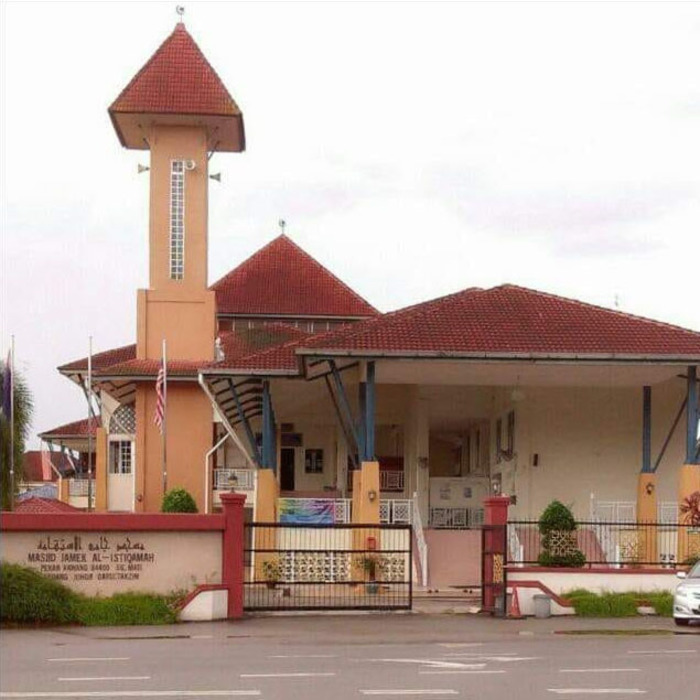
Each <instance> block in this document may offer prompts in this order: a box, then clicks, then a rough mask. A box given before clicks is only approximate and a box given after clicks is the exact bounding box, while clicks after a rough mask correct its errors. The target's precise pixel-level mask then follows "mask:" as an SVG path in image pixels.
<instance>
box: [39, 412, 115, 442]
mask: <svg viewBox="0 0 700 700" xmlns="http://www.w3.org/2000/svg"><path fill="white" fill-rule="evenodd" d="M101 425H102V421H101V419H100V417H99V416H94V417H93V419H92V426H90V421H89V420H88V419H87V418H83V419H81V420H76V421H73V422H72V423H66V424H65V425H59V426H58V427H57V428H52V429H51V430H45V431H44V432H43V433H40V434H39V437H41V438H46V437H87V436H88V434H90V435H92V436H93V437H94V436H95V431H96V430H97V428H99V427H100V426H101Z"/></svg>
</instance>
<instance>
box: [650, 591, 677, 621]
mask: <svg viewBox="0 0 700 700" xmlns="http://www.w3.org/2000/svg"><path fill="white" fill-rule="evenodd" d="M647 598H648V599H649V602H650V603H651V607H652V608H654V610H655V611H656V614H657V615H661V616H662V617H673V593H667V592H665V591H664V592H661V593H649V594H648V595H647Z"/></svg>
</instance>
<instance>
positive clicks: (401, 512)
mask: <svg viewBox="0 0 700 700" xmlns="http://www.w3.org/2000/svg"><path fill="white" fill-rule="evenodd" d="M411 510H412V509H411V499H409V498H388V499H382V501H381V503H380V504H379V522H380V523H382V524H383V525H410V524H411Z"/></svg>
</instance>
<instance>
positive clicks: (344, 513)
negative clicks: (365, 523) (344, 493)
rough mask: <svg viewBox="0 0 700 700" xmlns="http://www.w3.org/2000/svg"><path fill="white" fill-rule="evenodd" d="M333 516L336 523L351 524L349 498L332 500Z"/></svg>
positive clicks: (350, 502)
mask: <svg viewBox="0 0 700 700" xmlns="http://www.w3.org/2000/svg"><path fill="white" fill-rule="evenodd" d="M333 515H334V518H335V522H336V523H344V524H347V523H350V522H352V501H351V500H350V499H349V498H336V499H334V500H333Z"/></svg>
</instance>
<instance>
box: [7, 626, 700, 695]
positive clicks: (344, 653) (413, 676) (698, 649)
mask: <svg viewBox="0 0 700 700" xmlns="http://www.w3.org/2000/svg"><path fill="white" fill-rule="evenodd" d="M601 630H610V631H614V632H615V634H614V635H613V634H600V631H601ZM639 631H643V632H647V633H649V632H651V634H645V635H643V636H642V635H639V634H635V632H636V633H638V632H639ZM568 632H577V634H568ZM581 632H583V633H584V634H578V633H581ZM591 632H593V634H590V633H591ZM0 673H1V676H0V698H157V697H161V698H178V697H189V698H201V699H202V700H206V699H207V698H214V697H223V698H226V697H230V698H235V697H251V698H260V699H261V700H282V699H284V700H286V699H290V698H304V699H309V700H314V699H316V698H323V699H324V700H325V699H327V698H330V699H331V700H346V699H347V700H350V699H352V700H361V699H362V698H370V697H374V698H392V697H393V698H403V697H405V698H474V699H476V698H487V699H489V700H499V699H501V698H503V699H507V700H511V698H512V699H513V700H516V699H518V700H534V699H536V698H537V699H546V698H551V699H552V700H554V699H555V698H558V697H571V698H588V697H592V696H600V695H603V696H606V697H611V698H626V697H630V696H638V695H644V696H645V697H646V698H648V699H649V700H651V699H652V698H653V699H656V700H668V699H674V700H675V699H676V698H679V699H681V698H683V699H685V698H696V697H698V696H699V695H700V691H698V688H700V627H694V628H693V629H691V630H690V631H683V633H676V632H675V630H674V628H673V624H672V623H671V622H669V621H667V620H658V619H656V620H637V619H635V620H624V621H606V620H596V621H591V620H546V621H540V620H527V621H518V622H516V621H500V620H488V619H486V620H485V619H482V618H474V617H467V616H462V615H459V616H456V615H452V616H448V615H439V616H438V615H403V616H402V615H392V616H387V615H361V616H319V617H308V616H307V617H274V618H256V619H249V620H245V621H242V622H238V623H211V624H189V625H176V626H171V627H150V628H109V629H107V628H102V629H94V628H93V629H80V628H64V629H41V630H3V631H2V634H0Z"/></svg>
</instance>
